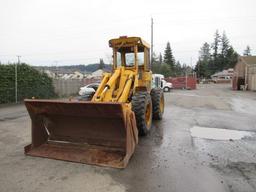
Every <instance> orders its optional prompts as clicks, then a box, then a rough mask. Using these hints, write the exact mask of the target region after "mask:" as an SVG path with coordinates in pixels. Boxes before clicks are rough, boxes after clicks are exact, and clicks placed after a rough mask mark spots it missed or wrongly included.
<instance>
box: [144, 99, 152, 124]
mask: <svg viewBox="0 0 256 192" xmlns="http://www.w3.org/2000/svg"><path fill="white" fill-rule="evenodd" d="M151 119H152V106H151V104H150V103H148V104H147V107H146V113H145V120H146V124H147V128H148V129H149V128H150V125H151Z"/></svg>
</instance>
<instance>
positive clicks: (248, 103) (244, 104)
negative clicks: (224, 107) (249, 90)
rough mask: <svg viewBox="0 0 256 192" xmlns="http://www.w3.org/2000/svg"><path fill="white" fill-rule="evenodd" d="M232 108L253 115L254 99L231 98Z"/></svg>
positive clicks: (254, 111) (255, 106)
mask: <svg viewBox="0 0 256 192" xmlns="http://www.w3.org/2000/svg"><path fill="white" fill-rule="evenodd" d="M231 106H232V109H233V110H234V111H236V112H240V113H246V114H251V115H255V114H256V100H252V99H245V98H243V99H239V98H233V99H232V100H231Z"/></svg>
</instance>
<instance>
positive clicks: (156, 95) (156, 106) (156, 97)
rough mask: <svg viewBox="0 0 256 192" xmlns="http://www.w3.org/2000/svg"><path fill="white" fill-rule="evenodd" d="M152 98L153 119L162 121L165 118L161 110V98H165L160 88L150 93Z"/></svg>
mask: <svg viewBox="0 0 256 192" xmlns="http://www.w3.org/2000/svg"><path fill="white" fill-rule="evenodd" d="M150 95H151V98H152V105H153V112H152V113H153V119H154V120H161V119H162V117H163V113H162V112H161V110H160V102H161V97H164V94H163V90H162V89H160V88H154V89H152V90H151V92H150Z"/></svg>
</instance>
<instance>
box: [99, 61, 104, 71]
mask: <svg viewBox="0 0 256 192" xmlns="http://www.w3.org/2000/svg"><path fill="white" fill-rule="evenodd" d="M104 67H105V63H104V61H103V59H100V64H99V69H104Z"/></svg>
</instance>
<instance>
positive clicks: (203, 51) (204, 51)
mask: <svg viewBox="0 0 256 192" xmlns="http://www.w3.org/2000/svg"><path fill="white" fill-rule="evenodd" d="M210 51H211V48H210V45H209V44H208V43H207V42H205V43H204V44H203V46H202V47H201V48H200V51H199V59H200V60H204V61H209V60H210V59H211V53H210Z"/></svg>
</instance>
